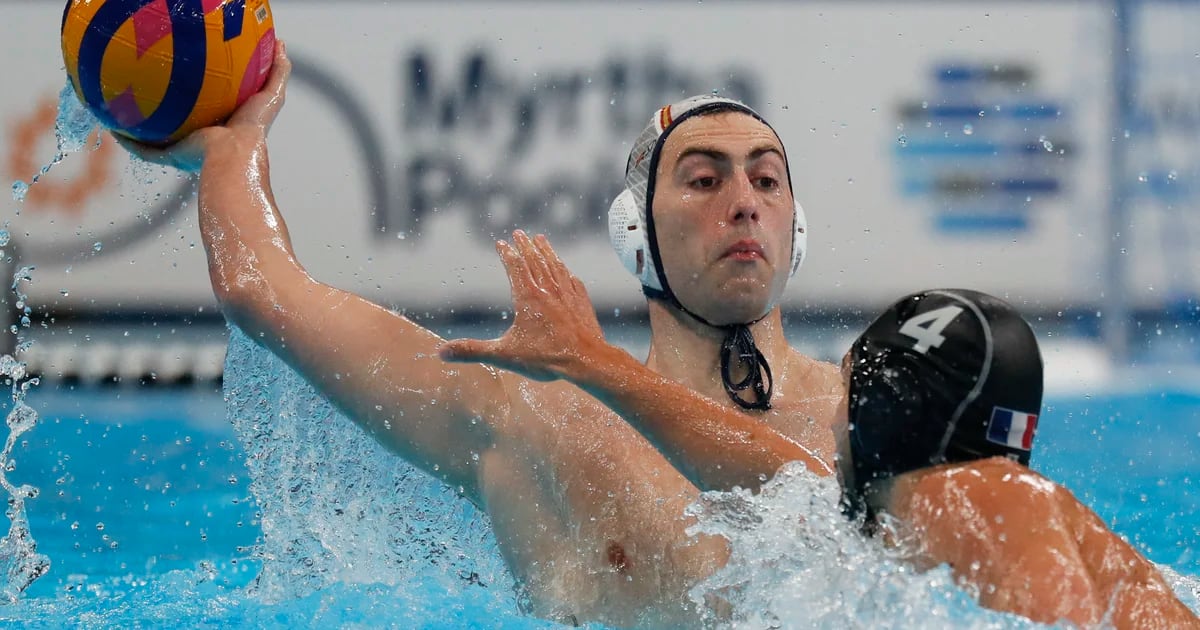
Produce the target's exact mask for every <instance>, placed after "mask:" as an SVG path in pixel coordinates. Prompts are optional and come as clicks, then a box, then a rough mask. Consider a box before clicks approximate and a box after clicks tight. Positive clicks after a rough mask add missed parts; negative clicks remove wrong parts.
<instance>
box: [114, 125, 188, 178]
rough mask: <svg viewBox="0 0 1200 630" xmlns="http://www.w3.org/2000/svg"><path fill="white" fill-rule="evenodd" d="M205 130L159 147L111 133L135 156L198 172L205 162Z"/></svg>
mask: <svg viewBox="0 0 1200 630" xmlns="http://www.w3.org/2000/svg"><path fill="white" fill-rule="evenodd" d="M203 131H204V130H202V129H201V130H197V131H194V132H192V133H191V134H189V135H188V136H187V137H185V138H184V139H182V140H180V141H179V142H176V143H174V144H171V145H168V146H165V147H158V146H154V145H151V144H146V143H144V142H138V141H137V140H133V139H130V138H128V137H125V136H123V135H121V134H119V133H115V132H113V133H111V135H112V137H113V139H114V140H116V141H117V144H119V145H120V146H121V148H123V149H125V150H126V151H129V153H130V154H132V155H133V156H134V157H135V158H137V159H139V160H142V161H144V162H149V163H151V164H158V165H159V166H170V167H173V168H177V169H179V170H181V171H184V172H187V173H198V172H200V167H201V166H202V165H203V163H204V138H203Z"/></svg>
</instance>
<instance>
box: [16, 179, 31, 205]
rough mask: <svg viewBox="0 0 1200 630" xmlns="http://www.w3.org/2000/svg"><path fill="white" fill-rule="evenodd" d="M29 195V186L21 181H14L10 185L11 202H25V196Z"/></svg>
mask: <svg viewBox="0 0 1200 630" xmlns="http://www.w3.org/2000/svg"><path fill="white" fill-rule="evenodd" d="M27 194H29V184H26V183H25V182H22V181H15V182H13V185H12V195H13V201H18V202H20V201H25V195H27Z"/></svg>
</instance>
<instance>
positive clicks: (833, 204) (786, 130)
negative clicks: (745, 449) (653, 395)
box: [0, 1, 1200, 314]
mask: <svg viewBox="0 0 1200 630" xmlns="http://www.w3.org/2000/svg"><path fill="white" fill-rule="evenodd" d="M59 4H60V3H55V2H29V3H23V2H16V3H8V4H0V14H2V15H3V16H4V18H5V19H3V20H0V37H2V38H3V41H4V42H6V43H5V46H6V47H7V48H8V51H9V54H6V55H5V56H4V59H3V61H0V64H2V67H3V71H4V76H5V77H6V87H5V89H4V90H3V91H2V92H0V120H2V121H3V125H2V126H0V147H2V148H3V153H4V159H3V162H2V166H0V171H2V172H3V174H4V177H6V178H7V179H6V181H8V182H26V183H27V182H29V181H30V180H31V179H32V178H33V177H34V176H35V175H36V174H37V173H38V172H39V170H40V169H42V168H43V167H44V166H46V165H47V164H49V163H50V162H51V161H52V160H53V159H54V157H55V153H56V147H55V144H54V136H53V132H52V126H53V120H54V115H55V111H56V107H57V104H58V99H59V94H60V91H61V90H62V89H63V86H64V85H65V81H66V78H65V73H64V70H63V62H62V57H61V53H60V51H59V38H58V25H59V20H60V18H61V6H59ZM273 8H274V11H275V24H276V28H277V33H278V36H279V37H280V38H281V39H283V40H285V41H286V42H287V43H288V50H289V53H290V54H291V56H292V58H293V61H294V63H295V71H294V74H293V77H292V81H291V85H290V88H289V93H288V102H287V105H286V107H285V108H284V111H283V113H282V115H281V117H280V119H279V121H278V122H277V123H276V125H275V127H274V129H273V131H272V136H271V141H270V149H271V164H272V181H273V184H274V189H275V194H276V200H277V201H278V203H279V206H280V208H281V210H282V212H283V215H284V217H285V219H286V221H287V223H288V227H289V230H290V233H291V235H292V238H293V240H294V245H295V249H296V252H297V254H298V256H299V258H300V260H301V261H302V262H303V263H304V264H305V266H306V267H307V268H308V270H309V272H310V273H311V274H312V275H314V276H315V277H317V278H318V279H321V280H323V281H326V282H328V283H331V284H334V285H337V286H340V287H343V288H347V289H350V290H353V291H356V292H358V293H361V294H364V295H366V296H368V297H370V298H372V299H374V300H377V301H379V302H381V303H384V304H386V305H389V306H394V307H402V308H406V309H410V310H414V311H429V312H437V313H443V314H444V313H448V312H451V311H472V310H478V309H493V310H495V309H503V308H505V307H506V305H507V304H508V285H507V281H506V280H505V278H504V275H503V272H502V269H501V267H500V266H499V261H498V260H497V258H496V255H495V252H494V249H493V243H494V241H495V240H496V239H497V238H505V237H507V235H508V234H509V233H510V231H511V230H512V229H514V228H517V227H520V228H523V229H525V230H527V231H530V232H544V233H546V234H547V235H548V236H549V237H550V238H551V241H552V243H554V245H555V246H556V247H557V249H558V250H559V251H560V253H561V254H562V255H563V257H564V259H565V260H566V261H567V263H568V265H569V266H570V267H571V268H572V269H573V270H574V271H575V272H576V273H577V274H579V275H580V276H581V277H582V278H583V279H584V281H585V282H586V284H587V286H588V288H589V290H590V292H591V295H592V297H593V299H594V300H595V302H596V303H597V305H598V307H599V308H601V309H602V310H610V309H618V308H627V307H630V306H636V305H637V304H639V303H640V302H641V301H642V297H641V294H640V292H639V289H638V286H637V283H636V282H635V281H634V279H633V278H632V277H631V276H630V275H629V274H627V273H626V272H625V271H624V270H623V269H622V268H621V266H620V264H619V262H618V260H617V258H616V256H615V255H614V254H613V253H612V251H611V248H610V246H609V244H608V234H607V221H606V213H607V210H608V205H609V203H610V202H611V200H612V199H613V198H614V197H615V196H616V194H617V193H618V192H619V191H620V189H621V185H622V175H623V169H624V163H625V158H626V155H627V153H628V151H629V147H630V144H631V142H632V140H633V139H634V137H635V136H636V135H637V133H638V132H639V131H640V130H641V128H642V127H643V126H644V125H645V124H646V122H647V121H648V120H649V117H650V115H651V114H652V113H653V112H654V111H655V110H656V109H657V108H658V107H660V106H662V105H664V104H667V103H669V102H672V101H675V100H679V99H681V98H683V97H685V96H687V95H691V94H697V93H718V94H723V95H728V96H732V97H736V98H739V99H743V100H745V101H746V102H747V103H749V104H750V105H752V106H754V107H755V108H757V109H758V110H759V111H761V112H762V113H763V114H764V116H765V117H766V118H767V119H768V120H769V121H770V122H771V123H772V124H773V125H774V126H775V128H776V129H777V131H778V132H779V134H780V136H781V137H782V139H783V141H784V143H785V145H786V147H787V150H788V155H789V159H790V168H791V174H792V180H793V184H794V188H795V194H796V196H797V198H798V199H799V200H800V201H801V203H802V204H803V205H804V207H805V209H806V210H807V214H808V220H809V225H810V229H809V245H810V253H809V258H808V262H807V263H806V265H805V267H804V268H802V269H801V271H800V273H799V275H798V276H797V277H796V278H795V279H794V281H793V283H792V285H791V286H790V288H789V289H788V292H787V295H786V297H785V300H786V301H787V303H788V304H789V305H791V306H795V307H813V308H823V307H830V308H844V307H874V306H876V305H878V304H881V303H884V302H887V301H890V300H892V299H893V298H895V297H897V296H898V295H900V294H902V293H904V292H907V291H910V290H915V289H920V288H928V287H933V286H961V287H970V288H978V289H982V290H986V291H992V292H997V293H999V294H1002V295H1006V296H1008V297H1009V298H1010V299H1012V300H1014V301H1016V302H1018V303H1020V304H1024V305H1027V306H1029V307H1031V308H1037V309H1042V310H1045V309H1055V308H1065V307H1072V306H1075V307H1078V306H1083V307H1088V306H1089V305H1096V304H1099V303H1100V301H1101V299H1102V295H1103V293H1104V282H1105V279H1104V277H1103V274H1102V272H1101V270H1102V269H1103V266H1104V260H1105V258H1106V256H1109V255H1110V254H1111V248H1110V247H1109V246H1108V245H1109V243H1110V242H1111V238H1110V236H1109V232H1108V227H1107V224H1106V218H1107V217H1108V216H1109V212H1110V206H1111V200H1112V195H1113V194H1114V190H1115V188H1114V186H1113V181H1112V174H1111V172H1110V155H1111V152H1112V150H1113V144H1114V143H1116V142H1123V141H1127V140H1128V141H1130V142H1134V141H1136V142H1137V146H1136V147H1134V148H1135V149H1136V151H1140V152H1141V153H1133V154H1131V155H1132V156H1133V157H1132V158H1131V160H1130V162H1129V165H1130V169H1131V172H1129V173H1127V174H1126V175H1127V176H1128V177H1130V178H1133V179H1131V180H1130V182H1132V185H1131V188H1132V189H1133V190H1135V191H1139V190H1142V191H1143V192H1145V194H1144V195H1141V196H1139V197H1138V199H1137V200H1136V203H1137V204H1138V207H1137V208H1136V209H1135V214H1134V216H1136V217H1137V219H1136V222H1137V225H1136V226H1134V227H1136V228H1138V229H1137V230H1133V231H1134V232H1136V236H1135V237H1133V238H1131V239H1130V243H1131V245H1130V248H1131V250H1130V251H1129V252H1126V253H1127V254H1128V255H1129V257H1130V270H1131V274H1132V275H1131V282H1132V284H1133V285H1135V286H1136V287H1138V290H1137V291H1133V295H1134V297H1135V298H1136V299H1137V300H1139V302H1141V303H1145V304H1150V305H1162V304H1165V303H1167V302H1168V301H1169V300H1172V299H1175V298H1176V297H1178V296H1179V295H1186V294H1189V293H1192V292H1194V291H1195V289H1196V288H1197V284H1196V283H1195V282H1194V279H1193V278H1192V277H1191V276H1190V275H1187V276H1186V277H1185V276H1184V275H1181V271H1179V269H1182V268H1183V267H1186V268H1187V269H1189V270H1190V269H1192V268H1194V267H1195V265H1194V264H1188V263H1192V262H1193V261H1192V260H1191V259H1190V257H1191V252H1190V251H1189V248H1187V247H1186V246H1184V247H1180V244H1179V242H1176V241H1182V242H1183V243H1184V244H1185V245H1186V242H1187V236H1188V234H1189V233H1190V232H1189V230H1190V228H1186V227H1180V229H1178V230H1177V229H1175V227H1176V226H1186V225H1190V224H1189V223H1188V222H1186V221H1184V222H1182V223H1179V222H1176V221H1175V219H1174V218H1172V217H1184V216H1186V215H1189V214H1191V213H1190V212H1189V210H1190V208H1191V205H1190V204H1191V200H1193V199H1194V192H1193V188H1191V187H1188V186H1186V184H1188V182H1192V181H1193V180H1194V175H1195V166H1196V160H1194V159H1193V156H1194V155H1195V153H1196V149H1195V146H1196V143H1195V141H1194V140H1195V138H1194V136H1195V123H1196V120H1197V119H1200V117H1198V116H1197V111H1198V109H1197V103H1198V102H1200V101H1197V99H1196V92H1195V90H1196V88H1195V85H1197V83H1196V82H1195V81H1192V80H1187V79H1185V78H1184V77H1186V76H1193V75H1194V73H1195V71H1196V64H1197V63H1198V62H1197V60H1196V59H1195V57H1194V50H1193V49H1194V48H1195V47H1194V45H1191V44H1190V43H1193V42H1194V38H1192V37H1190V36H1189V35H1188V34H1187V33H1185V32H1184V31H1183V30H1180V27H1178V26H1175V25H1174V22H1173V20H1174V19H1175V18H1173V17H1172V16H1177V15H1178V14H1179V12H1189V11H1190V12H1191V13H1194V12H1195V11H1194V10H1192V9H1190V8H1187V7H1180V6H1179V5H1177V4H1175V3H1169V5H1166V6H1163V7H1157V8H1155V7H1150V6H1147V7H1146V8H1145V9H1144V10H1143V11H1141V14H1145V15H1148V17H1145V19H1143V20H1142V21H1141V22H1139V25H1138V27H1137V28H1138V31H1137V34H1138V35H1139V36H1138V37H1137V40H1136V41H1138V43H1139V46H1141V48H1139V49H1138V50H1139V52H1145V54H1143V55H1141V56H1140V59H1141V61H1140V63H1141V64H1142V65H1140V66H1139V67H1138V72H1139V75H1145V76H1146V77H1147V79H1146V83H1145V84H1144V85H1142V87H1143V88H1144V89H1146V90H1149V92H1147V93H1145V94H1143V93H1141V92H1139V98H1138V99H1137V100H1138V103H1139V107H1143V108H1145V109H1146V111H1147V112H1148V113H1149V114H1151V115H1150V116H1149V118H1148V119H1147V120H1145V121H1142V123H1143V124H1140V125H1137V126H1134V127H1131V128H1129V129H1128V131H1129V137H1117V136H1123V135H1124V134H1123V133H1120V132H1118V129H1119V128H1120V125H1119V124H1118V121H1117V119H1116V114H1115V113H1114V108H1113V103H1114V96H1113V85H1112V80H1111V78H1112V74H1113V71H1114V64H1113V57H1112V55H1111V44H1112V29H1113V24H1112V13H1111V11H1110V10H1109V9H1108V8H1106V5H1103V4H1096V3H1085V2H1057V3H1046V2H1011V3H1000V4H993V5H991V6H989V5H987V4H982V3H974V2H971V3H968V2H963V3H955V2H917V3H884V2H862V3H857V2H856V3H834V2H815V3H814V2H806V3H778V2H739V3H732V2H729V3H720V2H718V3H704V4H695V3H677V2H652V3H607V2H573V3H561V4H559V3H548V2H528V3H526V2H511V3H494V4H493V3H483V2H471V3H455V4H453V5H451V4H443V3H435V2H391V3H385V2H379V3H373V2H353V3H330V2H296V1H292V2H287V1H277V2H275V3H274V5H273ZM1155 11H1158V12H1159V17H1157V18H1156V17H1154V16H1153V15H1149V14H1153V13H1154V12H1155ZM1189 14H1190V13H1189ZM1159 22H1161V24H1160V23H1159ZM1192 23H1195V22H1194V21H1193V22H1192ZM1172 27H1174V30H1171V29H1172ZM1160 32H1166V33H1169V35H1170V36H1169V37H1167V38H1161V37H1158V36H1157V34H1158V33H1160ZM1189 46H1190V47H1189ZM1176 69H1181V70H1183V71H1186V72H1190V73H1191V74H1187V75H1185V74H1181V73H1180V72H1178V71H1177V70H1176ZM1139 89H1142V88H1139ZM1164 129H1166V130H1167V131H1168V132H1170V133H1187V134H1190V136H1188V137H1187V140H1178V141H1166V140H1162V139H1161V138H1158V136H1154V137H1153V138H1152V137H1151V135H1150V134H1155V133H1157V134H1160V135H1161V133H1163V130H1164ZM1172 129H1173V130H1174V131H1171V130H1172ZM1181 129H1182V131H1180V130H1181ZM1142 180H1144V183H1145V184H1146V186H1145V187H1144V190H1143V189H1138V188H1137V186H1136V184H1137V183H1138V182H1139V181H1142ZM193 185H194V183H193V182H192V181H191V180H190V179H188V178H186V177H182V176H180V175H178V174H176V173H174V172H167V171H164V170H163V169H160V168H157V167H149V166H147V165H144V164H131V163H130V161H129V159H128V157H127V155H125V154H124V152H123V151H122V150H121V149H120V148H119V147H117V146H115V144H114V143H113V142H111V140H110V139H108V138H107V137H99V139H98V140H96V141H94V142H91V143H89V145H88V147H87V148H86V149H85V150H84V151H82V152H79V153H71V154H68V155H66V156H65V157H64V159H62V161H61V162H60V163H58V164H56V165H54V166H53V168H51V169H50V170H49V171H48V172H47V173H46V174H45V175H43V176H41V178H40V179H39V181H37V182H36V183H34V184H33V185H32V186H31V187H30V188H29V190H28V191H27V193H25V197H24V201H23V202H17V201H15V200H7V199H6V200H5V201H4V202H3V203H4V207H5V208H6V209H7V212H6V218H7V220H8V222H9V226H8V229H9V231H10V233H11V234H12V238H13V241H14V243H15V245H16V247H17V248H18V250H19V252H20V255H21V260H22V262H24V263H25V264H33V265H35V266H36V267H37V269H36V270H35V272H34V282H33V283H32V284H31V285H30V289H31V298H32V299H33V302H35V303H37V304H40V305H43V306H44V308H47V309H49V310H51V311H55V310H62V311H69V310H71V309H79V310H87V311H110V312H119V311H124V310H131V311H150V312H154V311H157V310H181V309H182V310H188V309H198V308H209V307H211V306H212V305H213V298H212V293H211V290H210V288H209V285H208V275H207V272H206V269H205V260H204V253H203V249H202V246H201V243H200V236H199V232H198V230H197V227H196V208H195V203H194V194H193ZM18 188H19V189H20V188H22V186H21V185H20V184H18ZM1143 206H1145V207H1146V208H1149V209H1143ZM1131 230H1132V228H1131ZM1164 238H1165V239H1174V240H1173V241H1171V242H1172V243H1174V244H1173V245H1170V246H1166V245H1164V241H1163V240H1162V239H1164ZM1167 256H1176V257H1177V258H1178V257H1179V256H1183V258H1182V259H1181V260H1174V261H1172V260H1170V259H1168V258H1167ZM1148 286H1153V287H1155V289H1154V290H1142V289H1143V288H1144V287H1148Z"/></svg>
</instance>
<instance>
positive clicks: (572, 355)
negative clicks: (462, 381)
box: [440, 230, 605, 381]
mask: <svg viewBox="0 0 1200 630" xmlns="http://www.w3.org/2000/svg"><path fill="white" fill-rule="evenodd" d="M496 251H497V252H498V253H499V254H500V259H501V260H502V261H503V262H504V269H505V271H506V272H508V281H509V284H510V285H511V286H512V299H513V323H512V327H510V328H509V329H508V331H507V332H506V333H504V336H502V337H500V338H499V339H495V340H492V341H483V340H476V339H457V340H453V341H447V342H446V343H445V344H443V345H442V347H441V350H440V355H441V357H442V358H443V359H445V360H447V361H457V362H476V361H477V362H482V363H487V364H490V365H493V366H495V367H498V368H502V369H505V370H509V371H512V372H516V373H518V374H520V375H522V376H525V377H527V378H530V379H533V380H538V381H552V380H556V379H559V378H565V377H568V376H569V374H570V371H571V369H572V368H573V367H575V366H577V365H578V363H579V362H580V361H582V360H585V359H586V358H587V357H588V356H589V354H590V353H591V352H593V351H594V350H596V349H597V348H598V347H599V346H603V345H604V344H605V341H604V332H603V331H602V330H601V329H600V322H599V321H597V319H596V313H595V311H594V310H593V308H592V301H591V299H589V298H588V294H587V289H585V288H584V286H583V282H581V281H580V280H579V278H577V277H575V275H573V274H572V273H571V272H570V270H568V269H567V266H566V265H564V264H563V262H562V260H560V259H559V258H558V255H557V254H555V253H554V250H553V249H551V248H550V241H548V240H547V239H546V237H545V236H543V235H538V236H537V237H536V238H533V239H530V238H529V236H527V235H526V234H525V233H524V232H522V231H520V230H517V231H516V232H514V233H513V244H512V245H510V244H508V243H506V242H504V241H500V242H498V243H496Z"/></svg>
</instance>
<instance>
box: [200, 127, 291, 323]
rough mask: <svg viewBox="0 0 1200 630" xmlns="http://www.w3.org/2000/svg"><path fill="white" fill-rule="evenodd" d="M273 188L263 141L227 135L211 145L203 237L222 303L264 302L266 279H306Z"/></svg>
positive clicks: (203, 190)
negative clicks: (277, 204)
mask: <svg viewBox="0 0 1200 630" xmlns="http://www.w3.org/2000/svg"><path fill="white" fill-rule="evenodd" d="M270 186H271V184H270V170H269V164H268V157H267V151H266V143H265V139H264V138H262V137H259V138H257V139H254V138H246V137H244V136H235V135H233V134H226V135H225V136H224V137H221V138H220V139H218V140H213V141H211V148H210V149H209V155H207V156H206V158H205V160H204V166H203V168H202V170H201V172H200V191H199V201H198V204H199V210H200V233H201V236H202V238H203V241H204V246H205V251H206V253H207V255H208V266H209V274H210V276H211V280H212V285H213V291H214V292H215V293H216V296H217V299H219V300H220V301H221V302H222V303H223V304H224V303H228V302H234V303H236V302H237V301H239V300H245V299H262V298H263V297H264V292H269V291H270V285H268V283H267V282H266V280H267V278H276V277H279V276H289V277H299V276H303V275H305V274H304V270H303V269H302V268H301V266H300V264H299V263H298V262H297V261H296V259H295V256H294V255H293V252H292V245H291V237H290V235H289V234H288V231H287V227H286V225H285V224H284V221H283V217H282V216H281V215H280V214H279V211H278V210H277V209H276V207H275V203H274V198H273V194H272V193H271V187H270Z"/></svg>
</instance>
